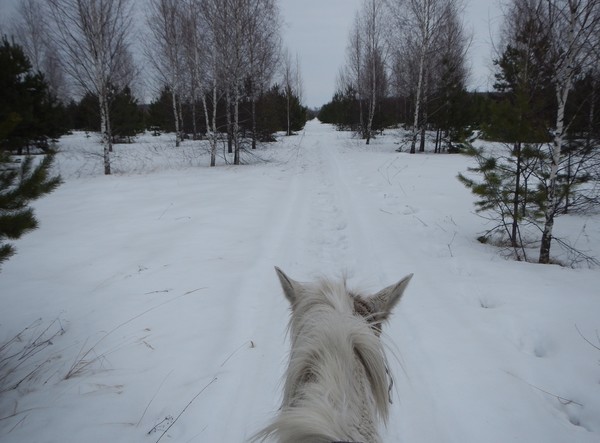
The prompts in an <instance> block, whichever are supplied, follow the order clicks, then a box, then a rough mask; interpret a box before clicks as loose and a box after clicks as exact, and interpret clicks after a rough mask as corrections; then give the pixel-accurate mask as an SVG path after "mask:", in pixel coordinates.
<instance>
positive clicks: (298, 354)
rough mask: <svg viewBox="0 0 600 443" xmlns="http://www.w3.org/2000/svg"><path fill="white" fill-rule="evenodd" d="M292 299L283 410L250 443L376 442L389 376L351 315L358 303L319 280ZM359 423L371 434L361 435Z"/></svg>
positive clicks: (376, 344)
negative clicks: (274, 442)
mask: <svg viewBox="0 0 600 443" xmlns="http://www.w3.org/2000/svg"><path fill="white" fill-rule="evenodd" d="M299 291H300V293H299V294H298V296H297V297H296V299H295V301H294V303H293V306H292V315H291V318H290V322H289V325H288V330H289V333H290V338H291V343H292V346H291V351H290V361H289V367H288V371H287V373H286V376H285V384H284V395H283V403H282V404H283V405H282V407H281V410H280V412H279V415H278V417H277V418H276V419H275V420H274V421H273V422H272V424H271V425H270V426H268V427H267V428H265V429H264V430H263V431H262V432H261V433H259V434H258V435H257V436H256V437H255V440H264V439H266V438H268V437H269V436H277V438H278V440H279V441H281V442H297V443H300V442H311V443H320V442H328V443H330V442H332V441H339V440H340V439H344V440H347V441H365V440H364V435H365V434H364V433H365V432H367V433H368V434H369V435H370V439H369V442H377V441H379V437H378V435H377V433H376V431H374V429H375V427H376V424H375V423H373V417H372V415H373V411H375V413H376V415H377V416H378V417H379V419H380V420H382V421H383V422H386V420H387V417H388V408H389V402H390V401H389V387H390V385H391V376H390V374H389V371H388V370H387V362H386V359H385V354H384V351H383V346H382V344H381V341H380V339H379V337H378V336H377V334H376V333H375V332H374V330H373V329H372V327H371V326H370V325H369V323H368V322H367V321H366V320H365V318H364V317H362V316H361V315H357V312H356V307H355V304H356V301H355V300H356V299H358V300H360V303H364V300H365V299H362V298H361V297H360V296H358V295H355V294H352V293H350V292H349V291H348V290H347V288H346V283H345V281H341V282H332V281H330V280H326V279H321V280H319V281H318V282H316V283H310V284H303V285H302V288H301V289H299ZM317 381H318V382H317ZM361 393H362V395H360V394H361ZM365 393H370V395H367V398H366V399H365ZM357 405H359V406H357ZM365 421H368V422H369V427H370V428H372V429H373V431H372V432H371V431H369V430H367V431H365V430H364V429H361V427H364V426H363V425H364V423H365ZM307 429H309V430H310V431H307ZM371 434H372V435H371ZM357 438H358V439H360V440H357Z"/></svg>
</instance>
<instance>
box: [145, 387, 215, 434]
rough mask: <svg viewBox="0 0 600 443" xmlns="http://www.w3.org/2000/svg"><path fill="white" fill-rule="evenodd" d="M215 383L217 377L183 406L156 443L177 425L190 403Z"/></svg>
mask: <svg viewBox="0 0 600 443" xmlns="http://www.w3.org/2000/svg"><path fill="white" fill-rule="evenodd" d="M216 381H217V377H214V378H213V379H212V380H211V381H210V382H209V383H208V384H207V385H206V386H204V387H203V388H202V389H201V390H200V392H198V393H197V394H196V395H195V396H194V398H192V399H191V400H190V401H189V403H188V404H187V405H186V406H185V408H183V409H182V410H181V412H180V413H179V415H178V416H177V417H175V420H173V422H172V423H171V424H170V425H169V426H168V427H167V429H165V430H164V432H163V433H162V434H161V435H160V437H158V440H156V443H158V442H159V441H160V440H161V439H162V438H163V437H164V436H165V434H166V433H167V432H168V431H169V429H171V427H173V425H174V424H175V423H177V420H179V417H181V416H182V415H183V413H184V412H185V411H186V409H187V408H189V407H190V405H191V404H192V403H194V401H195V400H196V399H197V398H198V397H199V396H200V394H202V393H203V392H204V391H205V390H206V389H207V388H208V387H209V386H210V385H212V384H213V383H214V382H216Z"/></svg>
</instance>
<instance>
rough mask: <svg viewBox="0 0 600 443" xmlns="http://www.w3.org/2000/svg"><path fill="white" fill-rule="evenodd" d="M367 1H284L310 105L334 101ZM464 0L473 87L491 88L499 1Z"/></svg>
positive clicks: (287, 35)
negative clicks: (354, 28)
mask: <svg viewBox="0 0 600 443" xmlns="http://www.w3.org/2000/svg"><path fill="white" fill-rule="evenodd" d="M362 1H363V0H280V2H279V4H280V5H281V14H282V16H283V20H284V31H283V37H284V41H285V42H286V44H287V46H288V47H289V50H290V52H291V53H292V54H296V53H297V54H298V56H299V58H300V61H301V70H302V77H303V80H304V101H305V104H306V105H308V106H310V107H316V106H321V105H322V104H324V103H327V102H328V101H330V100H331V98H332V96H333V93H334V91H335V80H336V77H337V74H338V72H339V69H340V67H341V66H342V65H343V63H344V58H345V55H346V46H347V43H348V34H349V32H350V29H351V27H352V23H353V22H354V16H355V14H356V11H358V9H359V7H360V5H361V3H362ZM465 1H466V4H465V14H464V23H465V28H466V29H467V30H468V31H469V32H472V33H473V41H472V43H471V48H470V50H469V56H470V65H471V79H470V82H469V89H478V90H487V89H491V87H492V84H493V82H492V81H491V80H490V78H491V77H490V76H491V59H492V53H491V51H492V47H491V41H492V37H491V35H493V33H494V32H495V30H496V28H497V27H498V24H499V21H500V17H499V14H500V13H499V9H500V8H499V6H498V4H499V1H500V0H465Z"/></svg>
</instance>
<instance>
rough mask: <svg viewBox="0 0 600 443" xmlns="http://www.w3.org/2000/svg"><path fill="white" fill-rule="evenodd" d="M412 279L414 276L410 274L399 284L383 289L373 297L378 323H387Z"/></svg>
mask: <svg viewBox="0 0 600 443" xmlns="http://www.w3.org/2000/svg"><path fill="white" fill-rule="evenodd" d="M412 277H413V274H409V275H407V276H406V277H404V278H403V279H402V280H400V281H399V282H398V283H396V284H393V285H390V286H388V287H387V288H384V289H382V290H381V291H379V292H378V293H377V294H375V295H373V296H372V297H371V303H372V304H373V308H374V312H375V318H376V319H377V321H378V322H382V321H385V320H386V319H387V318H388V317H389V316H390V314H391V312H392V309H393V308H394V306H396V304H397V303H398V302H399V301H400V298H401V297H402V294H403V293H404V290H405V289H406V287H407V286H408V282H410V279H411V278H412Z"/></svg>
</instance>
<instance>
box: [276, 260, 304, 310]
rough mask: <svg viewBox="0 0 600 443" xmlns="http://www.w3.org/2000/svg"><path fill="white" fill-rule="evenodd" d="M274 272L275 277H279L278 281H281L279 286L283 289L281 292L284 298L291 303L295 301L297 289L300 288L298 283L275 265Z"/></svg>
mask: <svg viewBox="0 0 600 443" xmlns="http://www.w3.org/2000/svg"><path fill="white" fill-rule="evenodd" d="M275 272H277V277H279V282H280V283H281V287H282V289H283V293H284V294H285V296H286V298H287V299H288V300H289V301H290V303H291V304H292V305H293V304H294V303H295V302H296V295H297V291H298V289H299V288H300V283H298V282H297V281H294V280H292V279H291V278H289V277H288V276H287V275H285V273H284V272H283V271H282V270H281V269H279V268H278V267H277V266H275Z"/></svg>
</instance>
